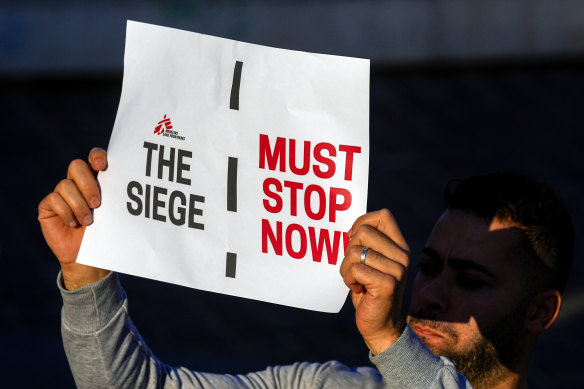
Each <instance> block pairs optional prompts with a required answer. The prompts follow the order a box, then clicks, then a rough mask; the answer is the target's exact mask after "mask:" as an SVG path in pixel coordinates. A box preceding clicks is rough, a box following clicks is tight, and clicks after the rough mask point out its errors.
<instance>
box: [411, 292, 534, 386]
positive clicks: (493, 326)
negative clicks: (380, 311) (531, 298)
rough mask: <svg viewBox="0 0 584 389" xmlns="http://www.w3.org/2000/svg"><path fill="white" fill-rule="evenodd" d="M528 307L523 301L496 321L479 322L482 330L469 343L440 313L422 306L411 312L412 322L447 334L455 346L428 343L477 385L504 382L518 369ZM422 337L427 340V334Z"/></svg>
mask: <svg viewBox="0 0 584 389" xmlns="http://www.w3.org/2000/svg"><path fill="white" fill-rule="evenodd" d="M526 310H527V306H526V305H525V304H523V303H522V304H519V305H518V306H517V307H516V309H513V310H512V312H511V313H509V314H508V315H506V316H504V317H502V318H501V319H499V320H497V321H496V322H494V323H490V324H488V325H480V324H479V329H480V332H479V333H476V334H474V336H473V337H472V338H471V339H470V340H469V341H468V342H465V344H460V338H459V336H458V334H457V333H456V331H455V330H454V328H453V326H452V323H449V322H444V321H438V320H436V318H435V317H436V315H435V314H432V313H430V312H425V311H423V310H419V311H417V312H415V313H411V314H410V316H409V317H408V323H409V324H410V325H413V324H420V325H422V326H426V327H428V328H431V329H434V330H436V331H439V332H441V333H443V334H445V335H446V336H447V337H448V338H449V340H450V342H451V345H452V346H451V347H447V348H441V347H435V346H433V345H429V344H426V345H427V347H428V348H429V349H430V351H432V353H434V354H435V355H439V356H444V357H446V358H448V359H449V360H451V361H452V363H454V365H455V366H456V369H457V370H458V371H459V372H460V373H461V374H463V375H464V376H465V377H466V378H467V379H468V380H469V382H470V383H471V384H472V385H473V387H475V388H483V387H484V388H489V387H492V386H494V385H495V384H496V383H498V382H500V381H501V380H502V379H503V378H504V377H505V376H506V375H507V374H508V372H509V370H514V368H515V367H516V366H517V363H518V361H519V359H520V358H521V356H522V349H523V347H524V343H525V341H524V339H525V338H524V336H523V335H524V333H525V330H524V320H525V313H526ZM420 339H421V340H422V341H423V342H424V337H420ZM424 343H425V342H424ZM457 346H458V347H457Z"/></svg>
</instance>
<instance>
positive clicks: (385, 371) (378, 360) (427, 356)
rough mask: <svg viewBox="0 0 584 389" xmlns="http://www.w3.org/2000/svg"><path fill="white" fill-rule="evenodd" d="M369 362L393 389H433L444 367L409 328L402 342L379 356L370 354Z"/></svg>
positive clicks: (399, 340) (401, 339) (401, 337)
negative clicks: (431, 386) (434, 382)
mask: <svg viewBox="0 0 584 389" xmlns="http://www.w3.org/2000/svg"><path fill="white" fill-rule="evenodd" d="M369 360H370V361H371V362H372V363H373V364H375V366H377V369H378V370H379V372H380V373H381V374H382V375H383V378H384V380H385V382H386V384H387V386H388V387H390V388H398V387H406V386H403V385H404V383H407V387H408V388H429V387H430V385H431V384H432V382H433V380H434V379H435V377H436V376H437V374H438V373H439V370H440V368H441V367H442V366H443V363H442V361H441V360H440V358H438V357H436V356H435V355H434V354H432V352H431V351H430V350H428V348H427V347H426V346H425V345H424V343H422V341H421V340H420V339H419V338H418V337H417V336H416V334H414V332H413V331H412V330H411V328H410V327H409V326H406V329H405V330H404V332H403V333H402V334H401V336H400V337H399V339H398V340H397V341H396V342H395V343H394V344H393V345H392V346H391V347H389V348H388V349H387V350H385V351H384V352H382V353H381V354H378V355H375V356H374V355H373V354H371V352H369Z"/></svg>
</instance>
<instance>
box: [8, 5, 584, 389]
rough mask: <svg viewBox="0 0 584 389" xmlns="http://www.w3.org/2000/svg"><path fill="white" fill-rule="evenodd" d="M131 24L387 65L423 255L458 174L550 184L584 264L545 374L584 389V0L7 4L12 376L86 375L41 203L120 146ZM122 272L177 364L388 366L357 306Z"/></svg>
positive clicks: (135, 313)
mask: <svg viewBox="0 0 584 389" xmlns="http://www.w3.org/2000/svg"><path fill="white" fill-rule="evenodd" d="M128 19H130V20H136V21H141V22H147V23H154V24H159V25H163V26H168V27H174V28H180V29H186V30H189V31H195V32H200V33H205V34H210V35H216V36H220V37H224V38H230V39H235V40H241V41H246V42H251V43H257V44H262V45H268V46H274V47H280V48H287V49H295V50H304V51H312V52H318V53H325V54H335V55H344V56H356V57H364V58H370V59H371V112H370V117H371V119H370V131H371V132H370V142H371V159H370V177H369V178H370V182H369V201H368V208H369V209H370V210H374V209H378V208H381V207H388V208H390V209H391V210H392V211H393V212H394V214H395V215H396V217H397V219H398V221H399V222H400V225H401V227H402V231H403V233H404V235H405V236H406V238H407V239H408V241H409V243H410V245H411V246H412V248H413V250H414V253H415V257H417V253H418V252H419V249H420V247H421V245H422V244H423V243H424V241H425V239H426V237H427V235H428V233H429V231H430V229H431V227H432V225H433V223H434V221H435V219H436V218H437V217H438V215H439V214H440V212H441V205H442V192H443V188H444V186H445V184H446V183H447V181H448V180H449V179H450V178H453V177H466V176H468V175H474V174H477V173H484V172H491V171H496V170H513V171H516V172H520V173H526V174H529V175H531V176H533V177H535V178H537V179H539V180H541V181H543V182H546V183H548V184H549V185H550V186H551V187H552V188H554V189H555V190H556V192H557V193H558V195H559V197H560V198H561V199H562V200H563V201H564V202H565V203H566V205H567V207H568V209H569V210H570V211H571V213H572V215H573V218H574V223H575V227H576V241H577V244H576V258H575V262H574V267H573V269H572V275H571V278H570V281H569V284H568V287H567V290H566V293H565V297H564V300H565V305H564V308H563V311H562V313H561V315H560V317H559V319H558V321H557V322H556V324H555V325H554V326H553V327H552V329H551V330H550V331H548V332H547V333H546V334H544V335H543V336H542V338H541V340H540V342H539V344H538V348H537V352H536V354H535V356H534V359H533V361H532V365H531V371H530V387H532V388H581V387H582V386H581V385H582V382H584V370H583V369H582V366H583V365H584V364H583V362H584V361H583V359H584V358H583V357H582V354H581V350H582V349H584V337H583V336H582V335H581V334H582V329H583V328H584V325H583V324H584V275H583V270H584V263H583V258H582V254H583V247H582V244H581V243H580V241H579V239H578V238H580V237H582V234H583V229H584V205H583V202H582V199H583V197H584V181H583V180H582V176H580V174H582V171H583V168H584V158H583V156H582V152H583V150H584V133H583V129H584V119H583V112H584V92H583V91H584V68H583V65H584V2H582V1H578V0H555V1H541V0H475V1H473V2H468V1H462V0H448V1H446V0H444V1H441V0H431V1H430V0H427V1H426V0H408V1H405V0H390V1H375V0H370V1H356V0H355V1H353V0H338V1H335V0H328V1H320V2H316V1H308V0H296V1H291V0H290V1H269V0H251V1H234V0H232V1H186V0H174V1H165V2H155V1H149V0H143V1H136V0H116V1H113V0H102V1H99V2H98V1H88V0H77V1H69V0H53V1H51V2H50V3H49V2H46V1H40V0H38V1H34V0H29V1H19V2H15V1H7V0H0V117H1V118H3V119H2V121H3V123H4V124H5V125H6V126H5V127H4V130H3V131H2V134H3V138H2V140H0V145H1V146H0V177H1V180H0V185H1V190H0V221H1V223H0V261H1V262H0V263H1V268H0V269H1V270H2V271H0V350H1V352H0V371H1V372H2V386H3V387H22V388H36V387H43V388H73V387H74V382H73V379H72V376H71V373H70V371H69V367H68V364H67V361H66V357H65V354H64V351H63V347H62V345H61V335H60V324H59V315H60V307H61V298H60V295H59V293H58V290H57V288H56V286H55V280H56V275H57V272H58V265H57V261H56V259H55V258H54V257H53V256H52V254H51V252H50V251H49V249H48V248H47V246H46V245H45V243H44V240H43V238H42V234H41V232H40V228H39V226H38V222H37V220H36V217H37V209H36V208H37V205H38V202H39V201H40V200H41V199H42V198H43V197H44V196H45V195H46V194H48V193H49V192H50V191H52V189H53V187H54V186H55V185H56V183H57V182H58V181H59V180H60V179H61V178H64V176H65V174H66V169H67V165H68V163H69V161H71V160H72V159H74V158H86V156H87V154H88V152H89V150H90V148H91V147H93V146H96V145H99V146H102V147H107V144H108V140H109V136H110V133H111V128H112V126H113V123H114V119H115V116H116V110H117V105H118V102H119V96H120V92H121V85H122V71H123V54H124V37H125V24H126V20H128ZM579 172H580V173H579ZM122 282H123V284H124V286H125V288H126V291H127V293H128V295H129V298H130V312H131V314H132V318H133V320H134V322H135V323H136V325H137V327H138V328H139V330H140V331H141V333H142V335H143V336H144V338H145V339H146V340H147V342H148V344H149V346H150V347H151V349H152V350H153V351H154V352H155V353H156V354H157V355H158V356H159V357H160V358H161V359H162V360H163V361H165V362H167V363H170V364H176V365H179V364H180V365H184V366H187V367H190V368H193V369H197V370H202V371H211V372H218V373H245V372H248V371H252V370H259V369H263V368H264V367H265V366H266V365H268V364H288V363H291V362H294V361H297V360H308V361H326V360H330V359H337V360H340V361H341V362H343V363H345V364H346V365H349V366H361V365H369V361H368V355H367V349H366V347H365V345H364V344H363V342H362V340H361V338H360V336H359V334H358V332H357V329H356V328H355V325H354V318H353V314H354V310H353V307H352V305H351V304H350V302H347V303H346V304H345V306H344V308H343V310H342V311H341V313H339V314H324V313H316V312H309V311H304V310H299V309H292V308H286V307H282V306H277V305H273V304H267V303H260V302H255V301H250V300H244V299H240V298H235V297H227V296H222V295H218V294H213V293H208V292H201V291H197V290H193V289H188V288H182V287H178V286H174V285H170V284H163V283H160V282H155V281H150V280H145V279H139V278H136V277H130V276H123V277H122Z"/></svg>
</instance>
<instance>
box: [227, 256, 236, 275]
mask: <svg viewBox="0 0 584 389" xmlns="http://www.w3.org/2000/svg"><path fill="white" fill-rule="evenodd" d="M236 262H237V254H235V253H227V261H226V264H225V277H229V278H235V265H236Z"/></svg>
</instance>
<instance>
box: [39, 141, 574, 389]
mask: <svg viewBox="0 0 584 389" xmlns="http://www.w3.org/2000/svg"><path fill="white" fill-rule="evenodd" d="M106 158H107V156H106V153H105V151H103V150H101V149H94V150H92V151H91V153H90V156H89V162H90V163H89V165H87V164H86V163H85V162H83V161H81V160H76V161H73V162H72V163H71V164H70V166H69V170H68V173H67V179H65V180H62V181H61V182H60V183H59V184H58V185H57V187H56V188H55V191H54V192H53V193H51V194H49V195H48V196H47V197H45V198H44V199H43V200H42V201H41V203H40V204H39V221H40V223H41V227H42V230H43V234H44V236H45V239H46V241H47V243H48V244H49V246H50V248H51V249H52V250H53V252H54V253H55V255H56V256H57V258H58V259H59V262H60V264H61V269H62V271H61V275H60V278H59V285H60V287H61V291H62V296H63V300H64V306H63V320H62V331H63V338H64V344H65V351H66V353H67V356H68V359H69V363H70V365H71V369H72V371H73V374H74V377H75V380H76V383H77V385H78V386H79V387H83V388H85V387H88V388H97V387H120V388H127V387H128V388H129V387H132V388H133V387H165V388H166V387H205V388H206V387H209V388H211V387H258V388H259V387H265V388H277V387H286V388H287V387H324V388H355V387H371V388H377V387H391V388H461V387H470V384H469V382H468V381H467V380H466V379H465V377H464V376H463V375H461V374H460V373H458V372H457V371H456V369H455V367H454V366H455V365H454V364H456V367H457V368H458V370H459V371H460V372H461V373H463V374H464V375H466V377H468V379H469V380H470V382H471V383H472V384H473V386H474V387H476V388H524V387H526V386H527V381H526V375H527V368H528V364H529V359H530V355H531V353H532V352H533V349H534V346H535V343H536V341H537V337H538V336H539V334H541V333H542V332H543V331H545V330H546V329H547V328H549V327H550V326H551V324H552V323H553V322H554V320H555V319H556V317H557V315H558V313H559V310H560V306H561V294H560V293H561V292H562V290H563V288H564V285H565V283H566V279H567V276H568V273H569V268H570V264H571V260H572V256H573V227H572V224H571V219H570V217H569V215H568V213H567V212H566V210H565V208H564V207H563V205H562V204H561V203H560V202H559V200H558V199H557V198H556V197H555V196H554V195H553V194H552V193H551V192H550V191H549V190H548V189H547V188H545V187H544V186H541V185H539V184H536V183H534V182H532V181H531V180H528V179H526V178H524V177H520V176H516V175H512V174H494V175H487V176H481V177H474V178H470V179H467V180H465V181H463V182H461V183H459V184H458V185H457V186H456V187H454V188H453V189H452V190H451V191H449V192H447V196H446V211H445V212H444V213H443V214H442V216H441V217H440V219H439V220H438V222H437V223H436V225H435V227H434V229H433V231H432V233H431V235H430V237H429V239H428V242H427V243H426V245H425V247H424V248H423V250H422V256H421V260H420V262H419V265H418V267H419V273H418V274H417V276H416V278H415V281H414V285H413V290H412V304H411V309H410V314H409V315H408V316H407V318H406V319H404V317H403V315H402V300H403V294H404V289H405V283H406V278H407V272H408V268H409V262H410V260H409V247H408V245H407V243H406V241H405V239H404V238H403V236H402V235H401V232H400V230H399V228H398V226H397V223H396V222H395V220H394V219H393V216H392V215H391V213H390V212H389V211H387V210H381V211H377V212H372V213H368V214H366V215H363V216H361V217H360V218H358V219H357V220H356V221H355V223H354V224H353V226H352V227H351V229H350V231H349V233H348V234H349V236H350V238H351V241H350V243H349V246H348V248H347V251H346V253H345V254H346V256H345V259H344V260H343V263H342V264H341V267H340V272H341V275H342V277H343V279H344V282H345V284H346V285H347V286H348V287H349V288H350V290H351V298H352V301H353V304H354V306H355V309H356V313H355V319H356V323H357V327H358V329H359V332H360V333H361V335H362V336H363V339H364V341H365V343H366V345H367V347H368V348H369V350H370V351H371V354H370V359H371V361H372V362H373V363H374V364H375V366H376V367H377V370H375V369H372V368H358V369H348V368H346V367H345V366H343V365H341V364H340V363H338V362H335V361H332V362H327V363H324V364H309V363H296V364H294V365H291V366H274V367H269V368H267V369H266V370H264V371H262V372H257V373H250V374H248V375H241V376H229V375H216V374H207V373H199V372H195V371H190V370H187V369H185V368H176V367H170V366H168V365H165V364H163V363H162V362H160V361H159V360H158V359H156V357H155V356H154V355H153V354H152V353H151V351H150V350H149V349H148V348H147V346H146V344H145V343H144V341H143V339H142V338H141V337H140V335H139V334H138V333H137V331H136V329H135V327H134V326H133V324H132V322H131V320H130V318H129V316H128V314H127V310H126V304H127V302H126V298H125V294H124V292H123V289H121V287H120V285H119V282H118V279H117V277H116V275H115V274H113V273H110V272H108V271H106V270H102V269H96V268H92V267H88V266H83V265H80V264H77V263H75V259H76V257H77V253H78V251H79V246H80V244H81V239H82V237H83V232H84V230H85V227H86V226H87V225H89V224H91V222H92V216H91V209H92V208H96V207H98V206H99V204H100V201H101V200H100V194H99V190H98V187H97V183H96V180H95V178H94V174H95V172H97V171H100V170H104V169H105V168H106V165H107V159H106ZM406 320H407V323H408V324H407V325H406V324H405V322H406ZM422 342H423V343H422ZM426 346H427V347H426ZM430 350H431V352H430ZM432 353H434V354H435V355H436V356H435V355H434V354H432ZM437 356H439V357H437ZM451 361H453V362H454V364H453V363H452V362H451Z"/></svg>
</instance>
